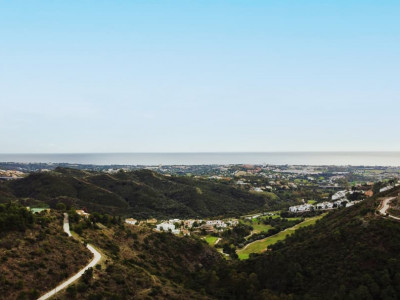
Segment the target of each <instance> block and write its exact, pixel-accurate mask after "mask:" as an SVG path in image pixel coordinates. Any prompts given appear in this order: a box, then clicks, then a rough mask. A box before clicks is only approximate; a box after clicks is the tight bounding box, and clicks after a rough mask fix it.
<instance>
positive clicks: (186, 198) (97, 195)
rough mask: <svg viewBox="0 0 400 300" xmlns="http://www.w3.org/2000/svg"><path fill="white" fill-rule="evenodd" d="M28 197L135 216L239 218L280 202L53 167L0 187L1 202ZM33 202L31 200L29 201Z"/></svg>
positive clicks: (146, 174) (197, 183) (210, 185)
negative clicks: (225, 216)
mask: <svg viewBox="0 0 400 300" xmlns="http://www.w3.org/2000/svg"><path fill="white" fill-rule="evenodd" d="M16 198H19V199H23V198H29V199H30V200H28V202H27V203H30V202H31V201H36V200H37V201H42V202H45V203H47V204H49V205H50V206H51V207H55V206H56V204H57V203H58V202H63V203H65V204H67V205H74V206H76V207H80V208H82V207H84V208H87V209H88V210H89V211H98V212H107V213H112V214H117V215H123V216H128V215H129V216H134V217H137V218H148V217H156V218H163V217H180V218H183V217H211V216H219V215H239V214H243V213H246V212H250V211H253V210H256V209H260V208H264V207H265V208H268V207H270V208H272V207H273V206H276V204H278V203H279V200H277V199H271V196H270V195H263V194H253V193H249V192H246V191H242V190H240V189H237V188H234V187H232V186H230V185H228V184H223V183H214V182H210V181H207V180H198V179H193V178H189V177H175V176H164V175H161V174H158V173H155V172H152V171H149V170H139V171H133V172H118V173H115V174H107V173H101V172H89V171H81V170H76V169H67V168H57V169H55V170H54V171H51V172H46V173H32V174H30V175H29V176H27V177H25V178H23V179H19V180H14V181H9V182H5V183H2V184H1V185H0V201H2V202H6V201H9V200H10V199H16ZM32 199H33V200H32Z"/></svg>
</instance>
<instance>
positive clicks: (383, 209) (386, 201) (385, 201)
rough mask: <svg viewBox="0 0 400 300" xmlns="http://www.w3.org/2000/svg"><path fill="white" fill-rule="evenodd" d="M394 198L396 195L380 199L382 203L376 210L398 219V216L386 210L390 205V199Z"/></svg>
mask: <svg viewBox="0 0 400 300" xmlns="http://www.w3.org/2000/svg"><path fill="white" fill-rule="evenodd" d="M394 199H396V197H391V198H385V199H383V200H382V203H381V206H380V208H379V209H378V211H379V212H380V213H381V214H382V215H384V216H388V217H389V218H391V219H394V220H400V218H399V217H395V216H392V215H390V214H389V213H388V212H387V210H388V209H389V208H390V205H389V203H390V201H392V200H394Z"/></svg>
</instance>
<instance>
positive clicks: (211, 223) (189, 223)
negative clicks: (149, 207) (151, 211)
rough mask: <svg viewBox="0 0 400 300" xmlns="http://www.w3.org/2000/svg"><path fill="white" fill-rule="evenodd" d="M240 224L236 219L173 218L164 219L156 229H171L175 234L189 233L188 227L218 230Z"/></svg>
mask: <svg viewBox="0 0 400 300" xmlns="http://www.w3.org/2000/svg"><path fill="white" fill-rule="evenodd" d="M238 224H239V221H238V220H236V219H229V220H195V219H189V220H179V219H171V220H168V221H163V222H161V223H160V224H157V225H156V230H158V231H171V232H172V233H174V234H180V233H183V234H189V231H188V229H192V228H199V229H202V228H215V229H216V230H223V229H225V228H228V227H234V226H236V225H238Z"/></svg>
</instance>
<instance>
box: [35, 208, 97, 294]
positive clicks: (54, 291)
mask: <svg viewBox="0 0 400 300" xmlns="http://www.w3.org/2000/svg"><path fill="white" fill-rule="evenodd" d="M63 229H64V232H65V233H66V234H68V236H69V237H72V234H71V232H70V230H69V222H68V214H67V213H64V224H63ZM86 247H87V248H88V249H89V251H90V252H92V253H93V255H94V257H93V259H92V260H91V261H90V263H89V264H88V265H86V266H85V267H84V268H83V269H81V270H80V271H79V272H78V273H76V274H75V275H73V276H72V277H70V278H68V280H66V281H64V282H63V283H61V284H59V285H58V286H56V287H55V288H54V289H52V290H51V291H50V292H47V293H46V294H44V295H43V296H41V297H40V298H38V300H44V299H49V298H50V297H52V296H54V295H55V294H57V293H58V292H60V291H61V290H63V289H65V288H66V287H68V286H69V285H70V284H72V283H74V282H75V281H76V280H78V279H79V278H80V277H81V276H82V275H83V273H85V271H86V270H87V269H89V268H93V267H94V266H95V265H96V264H97V263H98V262H99V261H100V259H101V254H100V253H99V252H98V251H97V250H96V249H94V248H93V247H92V246H91V245H89V244H87V246H86Z"/></svg>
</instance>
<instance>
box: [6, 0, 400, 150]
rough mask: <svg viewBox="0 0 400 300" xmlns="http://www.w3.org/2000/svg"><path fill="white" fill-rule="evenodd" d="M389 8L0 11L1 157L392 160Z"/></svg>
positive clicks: (385, 4)
mask: <svg viewBox="0 0 400 300" xmlns="http://www.w3.org/2000/svg"><path fill="white" fill-rule="evenodd" d="M399 15H400V2H399V1H351V0H350V1H282V0H279V1H278V0H277V1H206V0H205V1H167V0H165V1H151V0H146V1H99V0H97V1H86V0H79V1H73V0H70V1H45V0H43V1H18V0H17V1H2V2H1V4H0V38H1V40H0V43H1V44H0V45H1V47H0V124H1V125H0V152H2V153H13V152H18V153H36V152H37V153H44V152H176V151H177V152H203V151H205V152H209V151H211V152H213V151H299V150H303V151H308V150H314V151H356V150H366V151H369V150H392V151H397V150H400V139H399V138H398V137H399V133H400V122H399V112H400V84H399V78H400V76H399V75H400V74H399V72H400V71H399V70H400V18H399Z"/></svg>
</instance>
